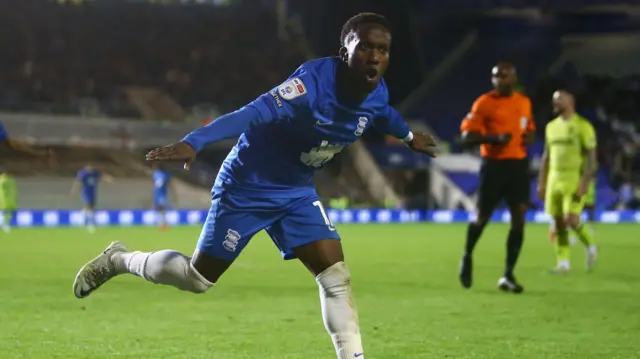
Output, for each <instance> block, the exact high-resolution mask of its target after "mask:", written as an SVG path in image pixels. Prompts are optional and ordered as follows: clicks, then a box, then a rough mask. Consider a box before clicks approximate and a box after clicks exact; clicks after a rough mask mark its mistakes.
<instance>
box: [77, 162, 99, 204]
mask: <svg viewBox="0 0 640 359" xmlns="http://www.w3.org/2000/svg"><path fill="white" fill-rule="evenodd" d="M100 177H101V173H100V171H98V170H91V171H89V170H87V169H84V168H83V169H81V170H80V171H78V175H77V176H76V179H77V180H78V181H79V182H80V184H81V187H82V188H81V190H80V196H81V197H82V202H83V203H84V204H85V206H89V207H95V205H96V201H97V199H98V183H99V182H100Z"/></svg>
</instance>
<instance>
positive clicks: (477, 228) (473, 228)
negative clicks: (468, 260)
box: [464, 222, 484, 256]
mask: <svg viewBox="0 0 640 359" xmlns="http://www.w3.org/2000/svg"><path fill="white" fill-rule="evenodd" d="M483 230H484V225H479V224H476V223H474V222H472V223H469V226H468V227H467V242H466V244H465V247H464V255H465V256H471V254H473V249H474V248H475V247H476V243H478V240H479V239H480V236H481V235H482V231H483Z"/></svg>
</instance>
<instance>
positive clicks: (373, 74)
mask: <svg viewBox="0 0 640 359" xmlns="http://www.w3.org/2000/svg"><path fill="white" fill-rule="evenodd" d="M365 75H366V76H367V80H374V79H375V78H376V77H378V70H376V69H369V70H367V72H365Z"/></svg>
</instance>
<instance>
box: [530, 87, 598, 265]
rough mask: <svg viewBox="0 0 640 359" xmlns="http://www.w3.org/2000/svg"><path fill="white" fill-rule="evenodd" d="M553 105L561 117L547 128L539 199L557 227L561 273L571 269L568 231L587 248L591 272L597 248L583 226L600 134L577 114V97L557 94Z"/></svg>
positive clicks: (558, 92) (557, 92)
mask: <svg viewBox="0 0 640 359" xmlns="http://www.w3.org/2000/svg"><path fill="white" fill-rule="evenodd" d="M553 103H554V107H555V110H556V112H557V114H558V115H559V116H558V117H557V118H555V119H554V120H553V121H551V122H549V124H547V127H546V129H545V150H544V153H543V154H542V159H541V167H540V174H539V176H540V178H539V182H538V196H539V197H540V198H541V199H544V201H545V210H546V211H547V213H549V214H550V215H551V216H553V219H554V223H555V226H556V253H557V259H558V263H557V266H556V268H555V269H554V271H555V272H557V273H565V272H568V271H569V270H570V268H571V264H570V253H571V248H570V246H569V232H568V228H571V229H573V230H574V231H575V233H576V235H577V237H578V239H579V240H580V241H581V242H582V243H583V244H584V245H585V246H586V248H587V249H586V250H587V269H588V270H590V269H592V268H593V266H594V264H595V261H596V257H597V247H596V245H595V242H594V240H593V237H592V235H591V233H590V231H589V230H588V229H587V228H585V226H584V225H583V224H582V223H581V220H580V215H581V214H582V210H583V209H584V199H585V198H584V197H585V195H586V194H587V192H588V190H589V186H590V185H591V183H592V182H593V178H594V175H595V171H596V166H597V162H596V135H595V130H594V129H593V126H592V125H591V123H589V121H587V120H586V119H584V118H583V117H581V116H580V115H578V114H577V113H576V112H575V105H574V99H573V96H572V95H571V94H570V93H569V92H567V91H556V92H555V93H554V94H553Z"/></svg>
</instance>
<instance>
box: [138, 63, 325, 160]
mask: <svg viewBox="0 0 640 359" xmlns="http://www.w3.org/2000/svg"><path fill="white" fill-rule="evenodd" d="M307 70H308V69H306V68H305V66H304V65H303V66H301V67H300V68H299V69H298V70H297V71H296V72H294V73H293V75H291V76H290V77H289V79H287V80H286V81H285V82H283V83H282V84H280V85H279V86H278V87H276V88H274V89H272V90H271V91H269V92H268V93H266V94H264V95H262V96H260V97H259V98H257V99H256V100H255V101H253V102H251V103H249V104H248V105H246V106H244V107H242V108H241V109H239V110H237V111H234V112H231V113H228V114H226V115H223V116H221V117H219V118H217V119H216V120H214V121H213V122H211V123H209V124H208V125H206V126H204V127H201V128H199V129H197V130H194V131H192V132H191V133H189V134H188V135H187V136H185V137H184V138H183V139H182V140H181V141H180V142H178V143H175V144H171V145H169V146H166V147H163V148H156V149H154V150H152V151H150V152H149V153H148V154H147V156H146V159H147V160H148V161H166V160H185V161H186V162H185V168H187V169H188V167H189V165H190V163H191V162H192V161H193V159H194V158H195V156H196V154H197V153H198V152H200V151H201V150H202V149H203V148H204V147H205V146H206V145H208V144H210V143H214V142H217V141H220V140H223V139H225V138H231V137H237V136H239V135H241V134H242V133H244V132H245V131H247V130H248V129H249V128H251V127H255V126H259V125H263V124H267V123H270V122H275V121H278V120H281V119H287V118H293V117H295V116H296V115H299V114H301V113H303V112H304V111H308V110H309V109H310V104H311V103H312V101H313V99H314V98H315V94H316V82H317V81H316V75H315V73H314V72H313V70H312V69H310V70H309V71H307Z"/></svg>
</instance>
